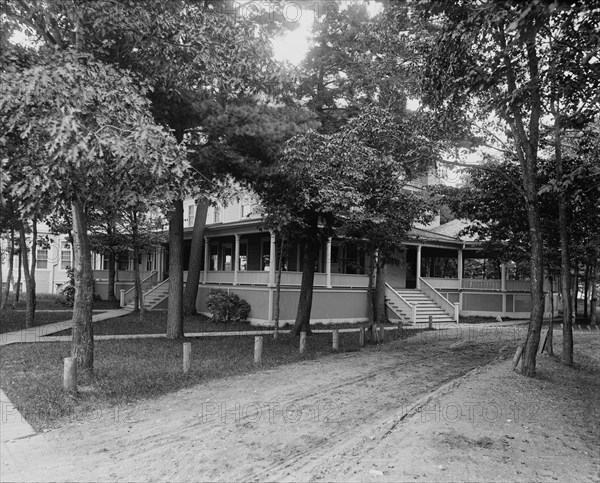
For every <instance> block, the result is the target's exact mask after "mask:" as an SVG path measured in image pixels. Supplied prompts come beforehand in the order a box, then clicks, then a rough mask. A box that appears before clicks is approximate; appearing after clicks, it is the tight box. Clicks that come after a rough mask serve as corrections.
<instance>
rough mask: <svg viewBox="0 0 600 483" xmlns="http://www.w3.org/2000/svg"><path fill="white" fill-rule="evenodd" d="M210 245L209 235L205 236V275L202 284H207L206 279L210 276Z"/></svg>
mask: <svg viewBox="0 0 600 483" xmlns="http://www.w3.org/2000/svg"><path fill="white" fill-rule="evenodd" d="M208 250H209V246H208V237H207V236H205V237H204V276H203V277H202V284H203V285H206V280H207V278H208V266H209V263H210V260H209V259H208V256H209V253H210V252H209V251H208Z"/></svg>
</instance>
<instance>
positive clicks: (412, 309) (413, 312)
mask: <svg viewBox="0 0 600 483" xmlns="http://www.w3.org/2000/svg"><path fill="white" fill-rule="evenodd" d="M385 288H386V289H387V290H389V291H390V292H392V293H393V294H394V295H395V296H396V297H397V298H398V300H400V302H401V304H402V305H404V308H405V309H407V312H408V313H409V314H410V323H411V324H412V325H415V324H416V323H417V306H416V305H412V304H411V303H410V302H408V301H407V300H406V299H405V298H404V297H402V295H400V294H399V293H398V292H396V290H395V289H394V288H393V287H392V286H391V285H390V284H389V283H387V282H386V283H385Z"/></svg>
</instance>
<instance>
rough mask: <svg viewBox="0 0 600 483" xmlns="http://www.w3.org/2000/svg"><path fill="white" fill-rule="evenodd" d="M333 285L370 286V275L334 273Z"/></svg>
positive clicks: (332, 275) (332, 276)
mask: <svg viewBox="0 0 600 483" xmlns="http://www.w3.org/2000/svg"><path fill="white" fill-rule="evenodd" d="M331 285H332V286H333V287H360V288H365V287H368V286H369V276H368V275H354V274H349V273H332V274H331Z"/></svg>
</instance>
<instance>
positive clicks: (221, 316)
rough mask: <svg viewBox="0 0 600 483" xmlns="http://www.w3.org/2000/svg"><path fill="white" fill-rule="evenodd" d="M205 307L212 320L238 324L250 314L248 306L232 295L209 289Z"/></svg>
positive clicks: (242, 300) (223, 291)
mask: <svg viewBox="0 0 600 483" xmlns="http://www.w3.org/2000/svg"><path fill="white" fill-rule="evenodd" d="M206 306H207V307H208V311H209V312H210V313H211V315H212V316H213V320H215V321H218V322H227V321H229V320H232V321H235V322H239V321H240V320H246V319H247V318H248V314H249V313H250V304H249V303H248V302H246V301H245V300H244V299H241V298H240V297H239V296H238V295H236V294H234V293H227V292H226V291H225V290H219V289H212V288H211V289H210V290H209V291H208V296H207V297H206Z"/></svg>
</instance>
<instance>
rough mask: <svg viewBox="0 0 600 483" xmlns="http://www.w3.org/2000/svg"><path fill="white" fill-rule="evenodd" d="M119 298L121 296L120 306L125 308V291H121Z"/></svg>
mask: <svg viewBox="0 0 600 483" xmlns="http://www.w3.org/2000/svg"><path fill="white" fill-rule="evenodd" d="M119 296H120V300H119V305H120V306H121V307H125V290H123V289H121V290H120V291H119Z"/></svg>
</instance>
